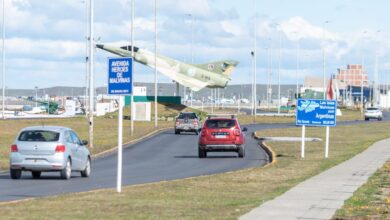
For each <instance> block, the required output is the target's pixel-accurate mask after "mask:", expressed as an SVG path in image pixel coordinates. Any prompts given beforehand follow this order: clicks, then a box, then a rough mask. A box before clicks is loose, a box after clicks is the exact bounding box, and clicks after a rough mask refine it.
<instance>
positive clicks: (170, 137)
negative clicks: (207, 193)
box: [0, 124, 293, 201]
mask: <svg viewBox="0 0 390 220" xmlns="http://www.w3.org/2000/svg"><path fill="white" fill-rule="evenodd" d="M286 126H293V125H286V124H284V125H280V124H279V125H265V124H263V125H249V126H246V127H247V128H248V132H246V140H247V143H246V156H245V158H238V157H237V153H234V152H220V153H208V157H207V158H205V159H199V158H198V150H197V138H198V136H197V135H194V134H192V133H188V134H182V135H175V134H174V132H173V130H169V131H166V132H163V133H160V134H158V135H156V136H153V137H151V138H148V139H146V140H143V141H141V142H139V143H137V144H134V145H131V146H129V147H128V148H125V149H124V150H123V185H132V184H141V183H150V182H157V181H162V180H173V179H180V178H186V177H193V176H200V175H208V174H215V173H222V172H227V171H233V170H239V169H244V168H248V167H260V166H264V165H265V164H267V163H268V155H267V154H266V153H265V152H264V150H263V149H262V148H260V147H259V146H258V143H257V141H255V140H254V139H253V138H252V137H251V134H252V132H253V131H256V130H261V129H268V128H278V127H279V128H280V127H286ZM116 169H117V154H116V152H114V153H113V154H111V155H108V156H106V157H103V158H99V159H95V160H93V161H92V175H91V176H90V177H89V178H82V177H81V176H80V173H79V172H74V173H73V174H72V178H71V179H70V180H62V179H60V178H59V173H57V172H54V173H42V177H41V178H40V179H32V177H31V173H30V172H23V176H22V179H19V180H12V179H10V177H9V173H3V174H0V201H12V200H19V199H25V198H31V197H42V196H50V195H56V194H62V193H70V192H81V191H88V190H93V189H100V188H113V187H116V173H117V171H116Z"/></svg>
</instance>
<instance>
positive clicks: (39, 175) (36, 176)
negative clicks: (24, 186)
mask: <svg viewBox="0 0 390 220" xmlns="http://www.w3.org/2000/svg"><path fill="white" fill-rule="evenodd" d="M41 173H42V172H41V171H31V175H32V178H33V179H39V177H41Z"/></svg>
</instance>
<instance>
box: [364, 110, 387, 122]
mask: <svg viewBox="0 0 390 220" xmlns="http://www.w3.org/2000/svg"><path fill="white" fill-rule="evenodd" d="M382 118H383V114H382V111H381V110H380V109H379V108H377V107H368V108H367V109H366V110H365V111H364V120H366V121H368V120H370V119H377V120H378V121H381V120H382Z"/></svg>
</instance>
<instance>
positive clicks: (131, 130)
mask: <svg viewBox="0 0 390 220" xmlns="http://www.w3.org/2000/svg"><path fill="white" fill-rule="evenodd" d="M131 57H134V0H131ZM131 73H132V74H131V88H134V64H133V65H131ZM134 116H135V111H134V92H132V93H131V95H130V135H131V136H133V134H134Z"/></svg>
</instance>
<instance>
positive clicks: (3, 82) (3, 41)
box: [1, 0, 5, 119]
mask: <svg viewBox="0 0 390 220" xmlns="http://www.w3.org/2000/svg"><path fill="white" fill-rule="evenodd" d="M1 64H2V75H3V77H2V85H3V103H2V113H1V114H2V118H3V119H5V114H4V111H5V0H3V39H2V62H1Z"/></svg>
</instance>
